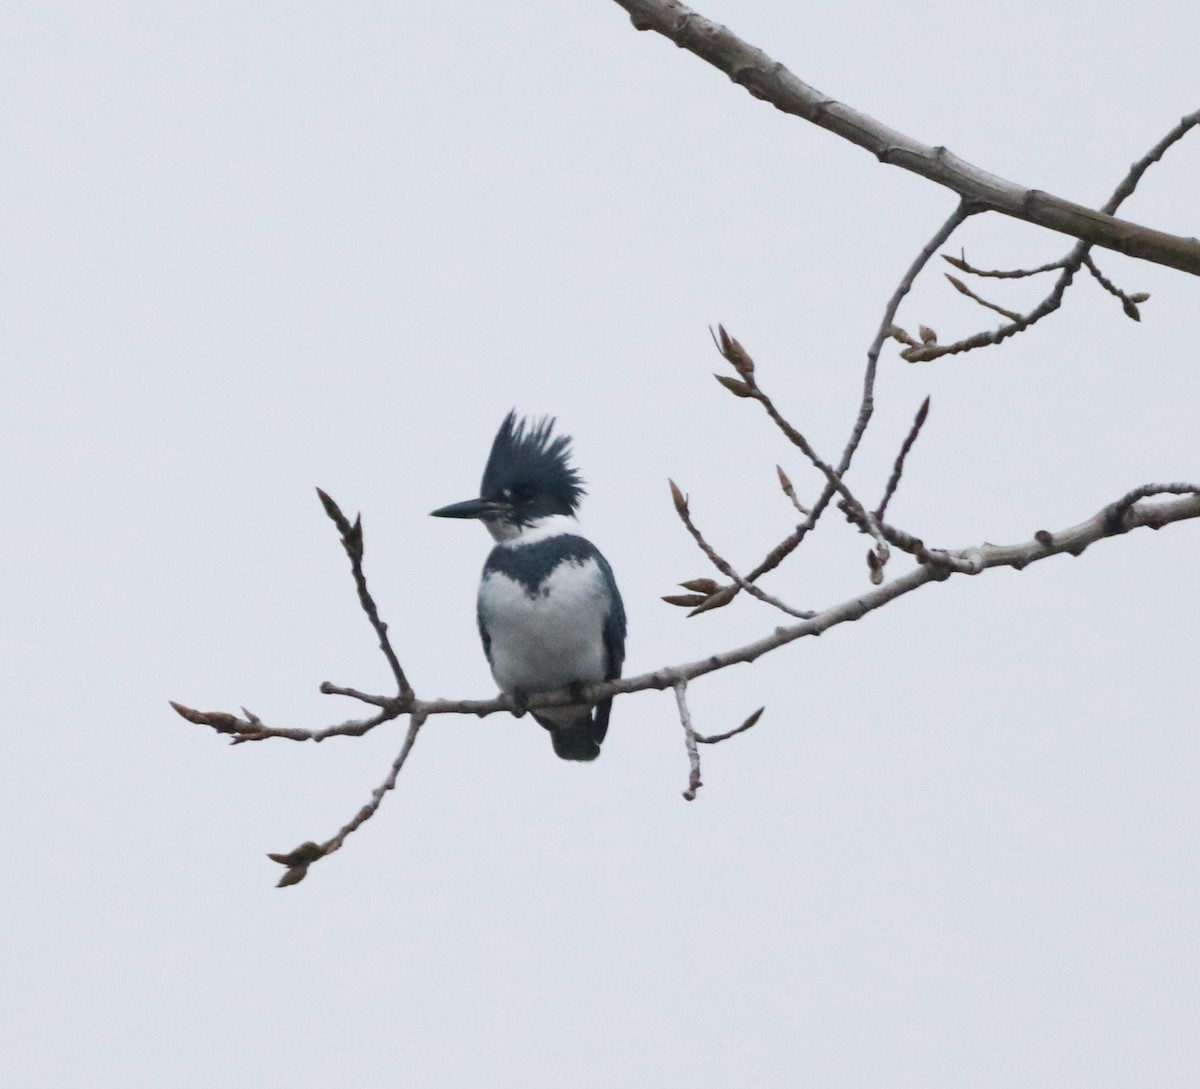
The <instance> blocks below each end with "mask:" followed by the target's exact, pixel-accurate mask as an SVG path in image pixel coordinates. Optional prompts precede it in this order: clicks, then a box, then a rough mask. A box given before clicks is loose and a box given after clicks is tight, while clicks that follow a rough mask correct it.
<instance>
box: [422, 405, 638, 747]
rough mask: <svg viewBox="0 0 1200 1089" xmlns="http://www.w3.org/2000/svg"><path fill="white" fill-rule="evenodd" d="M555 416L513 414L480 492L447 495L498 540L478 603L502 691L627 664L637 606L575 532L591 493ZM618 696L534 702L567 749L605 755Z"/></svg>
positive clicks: (554, 684) (611, 675)
mask: <svg viewBox="0 0 1200 1089" xmlns="http://www.w3.org/2000/svg"><path fill="white" fill-rule="evenodd" d="M555 422H556V421H555V420H554V419H553V418H551V417H542V418H541V419H538V420H531V419H528V418H522V419H518V418H517V413H516V410H515V409H514V410H512V411H511V412H509V414H508V415H507V416H506V417H505V418H504V422H503V423H502V424H501V425H500V430H499V431H498V432H497V433H496V438H495V440H494V441H493V442H492V449H491V453H490V454H489V456H488V460H487V465H486V467H485V468H484V470H483V480H482V483H481V484H480V486H479V498H478V499H467V500H465V501H464V502H461V503H452V504H450V505H449V506H446V507H439V508H438V509H437V510H435V511H433V512H432V514H433V516H434V517H436V518H475V519H478V520H480V521H482V522H483V524H484V527H485V528H486V529H487V530H488V532H489V533H490V534H491V536H492V538H493V540H494V541H495V542H496V543H495V546H494V547H493V548H492V551H491V552H490V553H489V555H488V557H487V560H486V562H485V563H484V565H483V575H482V577H481V579H480V582H479V595H478V599H477V602H476V615H477V620H478V623H479V636H480V638H481V639H482V641H483V652H484V654H485V655H486V657H487V660H488V665H489V666H490V667H491V670H492V676H493V678H495V681H496V684H497V685H498V686H499V688H500V691H501V692H503V693H505V694H506V695H509V696H511V697H513V698H514V699H515V700H516V701H517V703H518V705H519V706H520V705H522V704H523V703H524V702H525V700H526V699H527V698H528V697H529V695H531V694H532V693H537V692H552V691H559V690H562V689H569V690H570V689H579V688H583V687H585V686H587V685H593V684H598V683H600V682H601V681H611V680H614V679H615V678H617V677H619V676H620V675H621V666H622V664H623V663H624V660H625V632H626V622H625V607H624V604H623V603H622V601H621V594H620V591H619V590H618V589H617V583H616V580H615V579H614V577H613V573H612V568H611V567H610V566H609V564H608V561H607V560H606V559H605V558H604V556H602V555H601V553H600V551H599V549H597V548H596V546H595V545H594V544H592V543H591V541H589V540H587V538H585V537H582V536H580V535H579V533H577V532H575V523H574V519H575V517H576V514H575V512H576V510H577V509H578V507H579V501H580V499H581V498H582V497H583V496H584V494H585V491H584V486H583V480H582V478H581V477H580V475H579V473H578V472H577V471H576V470H575V468H574V467H573V466H572V464H571V457H572V451H571V438H570V436H569V435H563V434H557V435H556V434H555V433H554V427H555ZM611 705H612V699H611V697H609V698H608V699H603V700H600V702H599V703H597V704H595V705H594V706H593V705H591V704H589V703H587V702H584V701H582V700H581V701H580V702H579V703H572V704H570V705H568V706H565V707H543V708H541V709H540V710H537V711H534V712H532V714H533V717H534V719H535V720H536V721H537V722H538V724H539V725H541V726H543V727H544V728H545V729H546V730H547V731H549V733H550V741H551V743H552V745H553V747H554V752H555V753H556V754H557V755H558V756H559V757H561V758H562V759H563V760H595V759H596V757H597V756H599V755H600V744H601V742H602V741H603V740H604V736H605V734H606V733H607V732H608V719H609V712H610V710H611Z"/></svg>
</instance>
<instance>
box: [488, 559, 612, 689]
mask: <svg viewBox="0 0 1200 1089" xmlns="http://www.w3.org/2000/svg"><path fill="white" fill-rule="evenodd" d="M608 608H609V601H608V595H607V592H606V589H605V586H604V582H603V580H602V578H601V575H600V570H599V568H598V567H597V565H596V561H595V560H591V559H589V560H586V561H585V562H584V563H582V564H575V563H566V564H563V565H562V566H561V567H559V568H558V569H557V570H555V571H554V572H553V573H552V574H551V575H550V577H549V578H547V579H546V581H545V582H544V583H543V584H542V585H541V587H540V588H539V589H538V591H537V592H536V593H535V594H531V593H529V591H527V590H526V588H525V587H524V586H523V585H522V584H521V583H520V582H517V581H516V580H514V579H511V578H509V577H508V576H507V575H504V574H499V573H492V574H490V575H488V577H487V578H486V579H485V580H484V582H483V584H482V585H481V586H480V588H479V618H480V622H481V624H482V625H483V628H484V630H485V631H486V632H487V635H488V638H489V639H490V640H491V651H490V653H491V665H492V676H493V677H495V678H496V684H498V685H499V686H500V690H501V691H503V692H513V691H516V690H520V691H521V692H525V693H530V692H549V691H552V690H554V689H556V688H565V687H566V686H567V685H570V684H596V683H598V682H600V681H602V680H604V672H605V652H604V618H605V615H606V613H607V611H608Z"/></svg>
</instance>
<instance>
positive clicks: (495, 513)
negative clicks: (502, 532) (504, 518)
mask: <svg viewBox="0 0 1200 1089" xmlns="http://www.w3.org/2000/svg"><path fill="white" fill-rule="evenodd" d="M504 510H505V507H504V504H503V503H492V502H490V501H489V500H487V499H465V500H463V502H461V503H451V504H450V506H448V507H438V509H437V510H435V511H431V512H430V513H431V514H432V516H433V517H434V518H483V519H487V518H499V517H500V515H501V514H503V513H504Z"/></svg>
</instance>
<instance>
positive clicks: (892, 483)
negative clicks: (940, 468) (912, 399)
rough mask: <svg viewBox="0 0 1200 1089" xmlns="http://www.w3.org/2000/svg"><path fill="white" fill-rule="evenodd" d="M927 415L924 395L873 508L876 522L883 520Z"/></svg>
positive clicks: (926, 403) (926, 402) (926, 399)
mask: <svg viewBox="0 0 1200 1089" xmlns="http://www.w3.org/2000/svg"><path fill="white" fill-rule="evenodd" d="M928 415H929V398H928V397H926V398H925V400H924V401H922V402H921V407H920V408H919V409H917V415H916V417H915V418H914V419H913V422H912V427H910V428H909V429H908V434H907V435H906V436H905V439H904V443H903V445H901V447H900V453H899V454H897V455H896V461H895V464H893V465H892V475H891V476H890V477H888V482H887V487H886V488H885V489H884V491H883V499H881V500H880V502H879V506H878V507H876V508H875V519H876V521H878V522H882V521H883V516H884V515H885V514H886V513H887V505H888V503H890V502H891V500H892V496H893V495H895V494H896V488H897V487H898V486H899V484H900V477H901V476H902V475H903V474H904V461H905V459H906V458H907V457H908V452H909V451H910V450H911V449H912V448H913V443H914V442H916V441H917V436H918V435H919V434H920V433H921V428H922V427H924V426H925V420H926V418H927V417H928Z"/></svg>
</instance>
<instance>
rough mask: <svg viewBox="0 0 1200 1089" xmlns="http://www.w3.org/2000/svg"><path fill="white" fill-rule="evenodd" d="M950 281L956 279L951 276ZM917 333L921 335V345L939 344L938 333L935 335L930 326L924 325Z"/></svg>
mask: <svg viewBox="0 0 1200 1089" xmlns="http://www.w3.org/2000/svg"><path fill="white" fill-rule="evenodd" d="M950 279H954V277H953V276H951V277H950ZM917 332H918V333H920V334H921V343H922V344H936V343H937V333H935V332H934V331H933V330H932V329H930V328H929V326H928V325H922V326H921V327H920V328H919V329H918V330H917Z"/></svg>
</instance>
